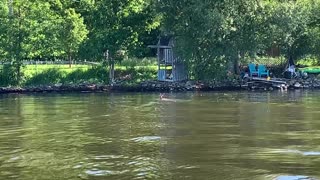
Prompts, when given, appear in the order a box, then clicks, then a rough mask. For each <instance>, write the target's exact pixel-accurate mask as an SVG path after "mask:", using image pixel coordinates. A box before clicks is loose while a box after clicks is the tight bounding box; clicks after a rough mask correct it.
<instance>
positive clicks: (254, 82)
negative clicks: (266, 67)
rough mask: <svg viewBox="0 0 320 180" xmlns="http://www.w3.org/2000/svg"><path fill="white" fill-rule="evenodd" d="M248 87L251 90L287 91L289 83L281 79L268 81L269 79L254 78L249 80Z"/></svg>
mask: <svg viewBox="0 0 320 180" xmlns="http://www.w3.org/2000/svg"><path fill="white" fill-rule="evenodd" d="M247 86H248V88H249V89H271V88H272V89H273V88H278V89H287V88H288V86H289V85H288V83H287V82H286V81H284V80H281V79H267V78H258V77H252V78H249V80H248V82H247Z"/></svg>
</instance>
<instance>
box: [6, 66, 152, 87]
mask: <svg viewBox="0 0 320 180" xmlns="http://www.w3.org/2000/svg"><path fill="white" fill-rule="evenodd" d="M0 70H1V71H0V86H11V85H13V86H16V85H19V86H32V85H48V84H56V83H102V84H107V83H108V81H109V71H108V68H107V67H104V66H102V65H95V66H92V65H72V66H71V68H70V67H69V65H53V64H41V65H25V66H24V67H23V68H22V76H21V77H20V82H17V81H16V79H14V78H13V77H14V73H16V72H15V71H14V70H13V68H12V67H11V66H10V65H7V66H5V67H4V66H2V67H1V68H0ZM156 74H157V66H153V65H151V66H138V65H137V66H122V65H117V66H116V68H115V79H116V81H126V82H127V83H136V82H140V81H143V80H148V79H155V78H156Z"/></svg>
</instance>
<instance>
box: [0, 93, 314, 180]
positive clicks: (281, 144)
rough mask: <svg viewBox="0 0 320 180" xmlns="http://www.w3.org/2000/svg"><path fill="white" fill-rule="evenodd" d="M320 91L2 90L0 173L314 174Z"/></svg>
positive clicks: (24, 177) (24, 176)
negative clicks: (29, 92) (16, 92)
mask: <svg viewBox="0 0 320 180" xmlns="http://www.w3.org/2000/svg"><path fill="white" fill-rule="evenodd" d="M319 95H320V92H313V91H292V92H291V91H289V92H270V93H265V92H262V93H260V92H257V93H253V92H224V93H222V92H221V93H220V92H215V93H181V94H166V98H167V99H172V101H171V100H170V101H163V100H160V99H159V94H62V95H61V94H60V95H59V94H45V95H41V94H36V95H1V96H0V179H14V180H16V179H21V180H33V179H41V180H42V179H59V180H60V179H66V180H73V179H74V180H76V179H77V180H78V179H88V180H91V179H92V180H96V179H279V180H287V179H288V180H292V179H317V178H320V171H319V167H320V146H319V140H320V121H319V120H320V106H319V105H320V96H319Z"/></svg>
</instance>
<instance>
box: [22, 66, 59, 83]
mask: <svg viewBox="0 0 320 180" xmlns="http://www.w3.org/2000/svg"><path fill="white" fill-rule="evenodd" d="M64 77H65V74H64V73H63V71H60V70H59V69H54V68H53V69H48V70H46V71H43V72H41V73H39V74H36V75H35V76H32V77H30V79H28V80H27V81H26V82H25V84H26V85H43V84H55V83H60V82H61V81H62V79H63V78H64Z"/></svg>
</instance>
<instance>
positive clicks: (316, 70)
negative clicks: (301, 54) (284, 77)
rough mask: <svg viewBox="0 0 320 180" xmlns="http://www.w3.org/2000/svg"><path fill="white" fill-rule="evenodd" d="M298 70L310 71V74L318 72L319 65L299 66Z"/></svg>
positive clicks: (319, 69)
mask: <svg viewBox="0 0 320 180" xmlns="http://www.w3.org/2000/svg"><path fill="white" fill-rule="evenodd" d="M299 70H300V71H302V72H306V73H311V74H318V73H320V66H311V67H306V68H299Z"/></svg>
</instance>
